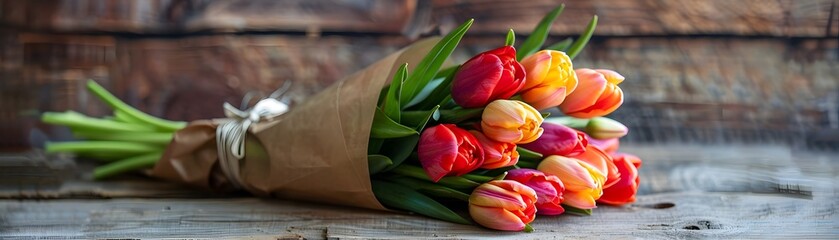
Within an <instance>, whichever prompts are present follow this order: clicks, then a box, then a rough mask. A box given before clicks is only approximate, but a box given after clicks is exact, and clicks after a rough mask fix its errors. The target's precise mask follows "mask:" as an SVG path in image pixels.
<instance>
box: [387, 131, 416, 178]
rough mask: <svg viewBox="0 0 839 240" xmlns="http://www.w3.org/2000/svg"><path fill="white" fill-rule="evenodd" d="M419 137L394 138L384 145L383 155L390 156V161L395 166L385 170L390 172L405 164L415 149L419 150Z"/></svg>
mask: <svg viewBox="0 0 839 240" xmlns="http://www.w3.org/2000/svg"><path fill="white" fill-rule="evenodd" d="M419 138H420V136H419V135H411V136H407V137H403V138H394V139H388V140H387V141H385V143H384V144H383V145H382V150H381V153H382V155H385V156H388V157H389V158H390V160H392V161H393V165H390V167H387V168H385V170H384V171H385V172H386V171H390V170H391V169H393V168H395V167H398V166H399V165H401V164H402V162H405V159H408V157H410V156H411V153H412V152H414V149H416V148H417V143H419Z"/></svg>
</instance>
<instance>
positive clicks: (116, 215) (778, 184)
mask: <svg viewBox="0 0 839 240" xmlns="http://www.w3.org/2000/svg"><path fill="white" fill-rule="evenodd" d="M622 150H623V151H626V152H632V153H635V154H637V155H639V156H641V157H642V158H643V160H644V165H643V166H642V168H641V187H640V191H639V197H638V201H637V202H636V203H634V204H631V205H628V206H624V207H607V206H604V207H600V208H597V209H595V211H594V215H592V216H586V217H582V216H571V215H563V216H558V217H538V218H537V220H536V221H535V222H534V224H533V226H534V228H536V231H534V232H532V233H507V232H497V231H491V230H487V229H483V228H480V227H476V226H467V225H458V224H450V223H445V222H442V221H437V220H432V219H428V218H425V217H420V216H414V215H406V214H399V213H389V212H377V211H370V210H364V209H353V208H345V207H335V206H327V205H318V204H309V203H301V202H292V201H284V200H276V199H259V198H252V197H247V196H224V195H217V194H212V193H207V192H202V191H200V190H196V189H189V188H184V187H180V186H176V185H172V184H167V183H165V182H160V181H156V180H152V179H147V178H143V177H129V178H124V179H118V180H111V181H103V182H91V181H89V180H85V179H89V174H88V172H89V170H90V166H88V165H87V164H88V163H85V162H81V163H78V164H77V163H76V162H75V161H74V160H72V159H69V158H61V157H50V158H44V157H43V156H42V155H40V154H38V153H27V154H5V155H0V238H3V239H5V238H15V239H17V238H49V239H74V238H79V239H90V238H208V239H219V238H224V239H287V238H291V239H297V238H306V239H321V238H336V239H354V238H362V239H367V238H387V239H391V238H406V239H431V238H435V239H436V238H443V239H478V238H479V239H489V238H511V239H531V238H539V239H544V238H608V239H622V238H643V239H671V238H729V239H730V238H736V239H741V238H758V239H767V238H785V239H788V238H802V239H837V238H839V214H837V203H839V201H837V186H839V185H837V182H839V174H837V170H839V157H838V156H837V155H839V154H837V153H836V152H832V153H830V152H821V153H817V152H809V151H796V150H791V149H790V148H788V147H784V146H776V145H760V146H754V145H750V146H739V145H714V146H706V145H686V144H669V145H649V144H646V145H626V146H623V147H622Z"/></svg>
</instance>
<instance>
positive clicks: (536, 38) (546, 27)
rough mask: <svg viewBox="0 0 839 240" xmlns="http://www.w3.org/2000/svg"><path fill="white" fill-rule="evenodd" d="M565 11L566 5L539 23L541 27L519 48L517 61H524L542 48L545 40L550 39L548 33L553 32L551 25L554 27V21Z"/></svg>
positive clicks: (538, 26) (554, 10)
mask: <svg viewBox="0 0 839 240" xmlns="http://www.w3.org/2000/svg"><path fill="white" fill-rule="evenodd" d="M563 9H565V4H562V5H559V7H556V8H554V9H553V10H552V11H551V12H550V13H548V15H545V17H544V18H542V21H539V25H536V28H534V29H533V32H532V33H530V36H528V37H527V39H526V40H524V43H522V44H521V46H520V47H519V48H518V52H517V53H516V59H518V60H522V59H524V57H527V56H529V55H530V54H533V53H535V52H536V51H539V49H540V48H542V44H544V43H545V39H547V38H548V32H550V31H551V25H553V22H554V20H556V17H557V16H559V14H560V13H562V10H563Z"/></svg>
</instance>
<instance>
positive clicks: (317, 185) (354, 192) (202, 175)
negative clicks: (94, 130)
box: [150, 38, 439, 210]
mask: <svg viewBox="0 0 839 240" xmlns="http://www.w3.org/2000/svg"><path fill="white" fill-rule="evenodd" d="M438 40H439V38H433V39H426V40H423V41H420V42H417V43H414V44H412V45H411V46H409V47H406V48H404V49H402V50H400V51H399V52H396V53H394V54H391V55H390V56H388V57H386V58H384V59H382V60H380V61H378V62H376V63H375V64H373V65H371V66H369V67H367V68H365V69H363V70H361V71H359V72H356V73H355V74H353V75H351V76H349V77H347V78H346V79H344V80H342V81H340V82H337V83H335V84H334V85H333V86H331V87H329V88H327V89H326V90H324V91H322V92H320V93H318V94H316V95H315V96H312V97H310V98H309V99H308V100H307V101H305V102H304V103H302V104H298V105H296V106H295V108H294V109H292V110H291V111H290V112H288V113H286V114H284V115H282V116H280V117H279V118H277V119H275V120H273V121H270V122H260V123H257V124H255V125H253V126H252V127H251V129H250V133H251V134H252V136H249V137H248V141H247V143H246V148H247V150H246V156H245V159H243V160H242V161H241V162H240V167H241V169H240V171H241V176H242V181H243V185H244V188H245V190H247V191H249V192H251V193H253V194H256V195H259V196H272V197H278V198H285V199H296V200H302V201H309V202H322V203H330V204H337V205H346V206H355V207H363V208H370V209H382V210H384V209H386V208H385V207H383V206H382V205H381V204H380V203H379V202H378V201H377V200H376V197H375V196H374V195H373V191H372V189H371V186H370V176H369V173H368V170H367V143H368V139H369V137H370V127H371V124H372V121H373V115H374V112H375V108H376V103H377V101H378V98H379V93H380V90H381V89H382V87H384V86H385V84H387V83H388V82H389V81H391V79H392V76H393V74H394V73H395V72H396V70H397V68H398V67H399V66H400V65H401V64H403V63H406V62H407V63H408V66H409V68H412V67H414V66H416V64H417V63H419V61H420V60H421V59H422V57H424V56H425V55H426V54H427V53H428V52H429V51H430V50H431V48H432V47H433V46H434V44H435V43H437V41H438ZM217 126H218V122H217V121H212V120H203V121H195V122H192V123H190V124H189V126H187V127H186V128H184V129H183V130H180V131H178V132H177V133H176V134H175V136H174V139H173V141H172V143H170V144H169V146H168V147H167V150H166V153H165V154H164V156H163V158H162V159H161V160H160V161H159V162H158V163H157V165H155V168H154V169H153V170H152V171H151V173H150V174H151V175H152V176H156V177H160V178H163V179H166V180H170V181H177V182H183V183H186V184H190V185H194V186H200V187H204V188H208V189H213V190H217V191H229V190H231V189H232V185H231V184H230V183H229V181H228V180H227V177H226V176H224V175H223V174H221V170H220V167H219V165H218V156H217V151H216V142H215V132H216V130H215V129H216V127H217ZM260 144H261V145H262V147H263V148H262V149H264V152H261V151H260V150H262V149H260V148H259V145H260Z"/></svg>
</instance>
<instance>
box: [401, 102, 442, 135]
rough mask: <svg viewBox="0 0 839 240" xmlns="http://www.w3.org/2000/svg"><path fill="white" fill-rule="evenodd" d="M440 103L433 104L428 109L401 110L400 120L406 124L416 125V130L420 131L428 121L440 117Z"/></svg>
mask: <svg viewBox="0 0 839 240" xmlns="http://www.w3.org/2000/svg"><path fill="white" fill-rule="evenodd" d="M438 109H440V105H437V106H434V107H433V108H431V110H428V111H405V112H402V115H403V118H402V122H403V123H404V124H405V125H408V126H416V129H417V132H422V130H423V129H425V125H426V124H428V121H430V120H431V119H434V120H435V121H436V120H438V119H440V112H439V111H438Z"/></svg>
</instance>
